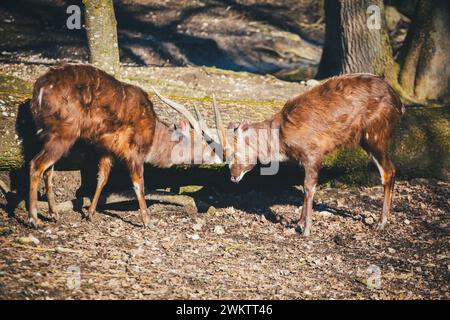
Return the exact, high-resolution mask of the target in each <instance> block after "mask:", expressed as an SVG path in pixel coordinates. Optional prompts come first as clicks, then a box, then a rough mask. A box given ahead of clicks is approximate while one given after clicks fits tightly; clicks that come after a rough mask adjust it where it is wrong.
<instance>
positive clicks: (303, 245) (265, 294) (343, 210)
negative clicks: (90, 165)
mask: <svg viewBox="0 0 450 320" xmlns="http://www.w3.org/2000/svg"><path fill="white" fill-rule="evenodd" d="M55 180H56V194H57V197H58V200H59V201H62V200H64V199H67V198H70V194H73V193H74V192H73V191H74V190H75V189H76V187H78V186H79V179H78V176H77V174H76V173H61V172H58V173H57V175H56V179H55ZM263 181H264V180H263V178H262V179H261V181H260V182H259V183H260V184H259V188H258V187H253V190H251V191H246V192H231V191H230V192H223V191H221V192H217V191H216V190H215V189H214V188H207V189H204V190H201V191H199V192H197V193H193V194H192V196H193V197H194V198H196V199H202V200H203V201H207V202H208V203H209V204H211V205H212V206H213V207H214V208H212V207H211V208H210V209H209V210H208V211H207V212H200V213H195V212H191V211H189V210H187V209H186V208H184V207H180V206H174V205H169V204H164V203H150V202H149V203H148V205H149V206H150V211H151V214H152V221H151V226H150V228H148V229H143V228H142V227H141V222H140V220H139V214H138V211H137V205H136V203H135V202H129V203H122V204H114V205H113V204H111V205H109V206H106V207H105V208H103V209H101V210H100V212H99V213H98V214H97V215H96V216H95V217H94V221H93V222H87V221H85V220H82V218H81V217H82V215H81V213H80V212H76V211H71V212H65V213H63V214H62V215H61V217H60V219H59V221H58V222H56V223H54V222H48V221H47V222H45V223H44V227H43V228H42V229H40V230H34V229H30V228H28V227H27V226H26V224H25V223H24V221H26V212H24V211H22V210H15V212H14V213H11V212H10V215H8V213H7V212H6V211H5V208H4V207H3V209H0V244H1V245H0V298H2V299H17V298H19V299H79V298H81V299H103V298H107V299H109V298H114V299H116V298H120V299H142V298H145V299H158V298H159V299H177V298H186V299H194V298H207V299H211V298H222V299H232V298H242V299H330V298H331V299H449V298H450V294H449V285H450V283H449V269H450V256H449V215H448V214H449V211H450V210H449V209H450V202H449V195H450V193H449V190H450V188H449V187H450V184H449V183H445V182H440V181H434V180H424V179H418V180H413V181H410V182H399V183H398V184H397V186H396V197H395V199H394V209H393V215H392V217H391V220H390V224H389V225H388V227H387V229H386V230H385V231H384V232H378V231H376V230H375V224H376V220H377V219H378V216H379V213H380V211H381V203H382V190H381V187H364V188H330V187H325V186H324V187H322V188H321V189H320V190H319V191H318V193H317V197H316V205H315V213H314V217H313V220H314V224H313V233H312V236H311V237H310V238H305V237H303V236H301V235H300V234H299V233H298V232H297V231H296V223H297V219H298V217H299V212H300V210H301V204H302V200H301V199H302V193H301V191H300V190H298V188H296V187H293V186H287V185H286V186H284V187H283V188H280V189H278V190H273V189H271V188H270V187H269V186H266V185H264V182H263ZM42 214H43V217H45V216H46V213H45V212H42ZM30 236H33V237H35V238H36V239H38V241H39V243H38V244H33V243H32V242H29V237H30ZM27 239H28V240H27ZM27 241H28V242H27ZM377 268H379V269H377ZM377 270H379V271H380V277H381V278H380V281H381V282H377V280H374V279H377V278H374V275H375V276H376V274H377V273H376V272H377ZM78 271H79V272H80V273H77V272H78ZM74 272H75V273H74ZM374 272H375V273H374ZM78 279H79V281H80V282H79V283H80V286H79V287H78V286H77V285H76V284H77V283H78V282H77V281H78ZM371 284H373V285H374V286H375V287H373V286H372V287H370V285H371ZM378 285H379V286H378Z"/></svg>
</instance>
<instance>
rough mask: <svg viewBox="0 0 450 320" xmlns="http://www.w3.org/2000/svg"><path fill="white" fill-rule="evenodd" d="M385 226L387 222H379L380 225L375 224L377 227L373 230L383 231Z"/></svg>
mask: <svg viewBox="0 0 450 320" xmlns="http://www.w3.org/2000/svg"><path fill="white" fill-rule="evenodd" d="M386 224H387V220H384V221H381V222H380V223H378V224H377V226H376V227H375V230H377V231H383V230H384V228H385V227H386Z"/></svg>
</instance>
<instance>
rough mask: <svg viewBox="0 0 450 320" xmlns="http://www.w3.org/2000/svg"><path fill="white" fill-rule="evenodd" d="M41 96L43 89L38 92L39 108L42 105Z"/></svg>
mask: <svg viewBox="0 0 450 320" xmlns="http://www.w3.org/2000/svg"><path fill="white" fill-rule="evenodd" d="M43 94H44V88H41V90H39V97H38V102H39V107H41V105H42V95H43Z"/></svg>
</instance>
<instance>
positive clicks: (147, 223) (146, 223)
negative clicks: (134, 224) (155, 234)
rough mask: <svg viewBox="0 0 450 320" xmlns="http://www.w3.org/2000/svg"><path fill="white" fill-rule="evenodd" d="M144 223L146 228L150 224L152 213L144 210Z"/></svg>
mask: <svg viewBox="0 0 450 320" xmlns="http://www.w3.org/2000/svg"><path fill="white" fill-rule="evenodd" d="M141 215H142V224H143V225H144V229H146V228H148V227H149V226H150V214H149V213H148V212H142V214H141Z"/></svg>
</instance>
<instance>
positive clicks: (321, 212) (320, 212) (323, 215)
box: [315, 210, 333, 217]
mask: <svg viewBox="0 0 450 320" xmlns="http://www.w3.org/2000/svg"><path fill="white" fill-rule="evenodd" d="M315 213H316V214H317V215H319V216H322V217H331V216H333V214H332V213H331V212H329V211H326V210H323V211H315Z"/></svg>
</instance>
